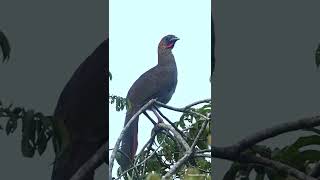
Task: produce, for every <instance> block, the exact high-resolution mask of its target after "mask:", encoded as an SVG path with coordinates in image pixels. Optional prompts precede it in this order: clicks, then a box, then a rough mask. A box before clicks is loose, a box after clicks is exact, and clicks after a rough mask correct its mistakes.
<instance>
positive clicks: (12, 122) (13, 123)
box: [6, 116, 18, 135]
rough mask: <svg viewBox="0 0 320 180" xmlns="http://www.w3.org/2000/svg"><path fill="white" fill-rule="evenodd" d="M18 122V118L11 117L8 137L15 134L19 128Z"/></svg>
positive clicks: (7, 130)
mask: <svg viewBox="0 0 320 180" xmlns="http://www.w3.org/2000/svg"><path fill="white" fill-rule="evenodd" d="M17 120H18V117H17V116H12V117H10V119H9V120H8V122H7V125H6V133H7V135H9V134H11V133H13V132H14V131H15V130H16V129H17V126H18V123H17Z"/></svg>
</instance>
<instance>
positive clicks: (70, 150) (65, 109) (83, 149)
mask: <svg viewBox="0 0 320 180" xmlns="http://www.w3.org/2000/svg"><path fill="white" fill-rule="evenodd" d="M108 58H109V40H108V39H106V40H104V41H103V42H102V43H101V44H100V45H99V46H98V47H97V48H96V49H95V50H94V51H93V53H92V54H91V55H89V56H88V57H87V58H86V60H85V61H84V62H82V63H81V64H80V66H79V67H78V68H77V70H76V71H75V72H74V73H73V75H72V77H71V79H70V80H69V81H68V83H67V84H66V86H65V87H64V89H63V90H62V92H61V94H60V97H59V99H58V102H57V105H56V108H55V111H54V115H53V129H54V134H55V136H54V138H53V143H54V147H55V148H54V149H55V152H56V159H55V162H54V165H53V171H52V176H51V179H52V180H69V179H70V178H71V177H72V175H73V174H75V173H76V171H77V170H78V169H79V168H80V167H81V165H83V164H84V163H85V162H86V161H87V160H88V159H89V158H90V157H91V156H92V155H93V154H94V153H95V152H96V151H97V150H98V149H99V148H100V146H102V145H103V144H104V143H105V142H107V140H108V136H109V134H108V130H109V124H108V110H107V109H108V102H107V96H108V93H107V91H108V87H107V85H108V75H107V73H108V70H107V64H108ZM106 157H107V155H106ZM106 159H107V158H106ZM107 160H108V159H107ZM107 160H106V161H107ZM107 163H108V161H107ZM93 178H94V171H92V172H89V173H88V174H87V175H86V176H85V177H84V179H83V180H93Z"/></svg>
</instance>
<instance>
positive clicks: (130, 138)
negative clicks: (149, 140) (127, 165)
mask: <svg viewBox="0 0 320 180" xmlns="http://www.w3.org/2000/svg"><path fill="white" fill-rule="evenodd" d="M136 112H137V111H136V110H131V111H127V114H126V119H125V123H124V124H125V125H126V124H127V123H128V122H129V120H130V119H131V118H132V116H133V115H134V114H135V113H136ZM138 121H139V117H137V118H136V119H135V121H134V122H133V123H131V125H130V127H129V128H128V130H127V131H126V132H125V134H124V136H123V139H122V146H121V151H122V152H123V153H125V154H126V155H127V156H128V157H130V158H131V160H132V159H133V158H134V155H135V154H136V151H137V148H138Z"/></svg>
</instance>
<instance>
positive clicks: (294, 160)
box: [223, 135, 320, 180]
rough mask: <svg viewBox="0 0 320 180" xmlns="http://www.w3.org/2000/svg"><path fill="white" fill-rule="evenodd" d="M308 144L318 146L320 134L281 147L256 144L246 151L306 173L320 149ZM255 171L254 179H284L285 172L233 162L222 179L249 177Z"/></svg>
mask: <svg viewBox="0 0 320 180" xmlns="http://www.w3.org/2000/svg"><path fill="white" fill-rule="evenodd" d="M310 145H316V146H320V136H319V135H310V136H305V137H300V138H298V139H297V140H296V141H295V142H294V143H293V144H291V145H288V146H285V147H283V148H281V149H280V148H274V149H271V148H269V147H267V146H259V145H256V146H254V147H253V148H251V149H250V150H248V151H246V153H250V154H254V155H259V156H262V157H266V158H268V159H272V160H275V161H280V162H282V163H284V164H287V165H289V166H291V167H294V168H296V169H298V170H300V171H302V172H306V173H308V171H309V169H310V167H311V166H312V165H313V163H315V162H317V161H319V160H320V151H319V150H315V149H314V148H310V147H309V148H308V146H310ZM252 172H256V175H255V176H256V177H255V179H258V180H259V179H261V180H263V178H264V177H265V176H267V177H268V178H269V179H270V180H286V179H287V174H285V173H283V172H277V171H275V170H274V169H270V168H267V167H263V166H260V165H254V164H240V163H237V162H235V163H233V164H232V165H231V167H230V168H229V170H228V171H227V172H226V174H225V176H224V179H223V180H235V179H236V178H237V177H242V178H243V179H249V175H250V174H251V173H252Z"/></svg>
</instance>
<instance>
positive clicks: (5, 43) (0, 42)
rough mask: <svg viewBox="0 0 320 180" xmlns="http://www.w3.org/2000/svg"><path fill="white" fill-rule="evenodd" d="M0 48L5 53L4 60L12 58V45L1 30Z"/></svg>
mask: <svg viewBox="0 0 320 180" xmlns="http://www.w3.org/2000/svg"><path fill="white" fill-rule="evenodd" d="M0 48H1V50H2V54H3V60H2V62H6V60H9V58H10V52H11V47H10V44H9V40H8V38H7V37H6V35H5V34H4V33H3V32H2V31H1V30H0Z"/></svg>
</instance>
